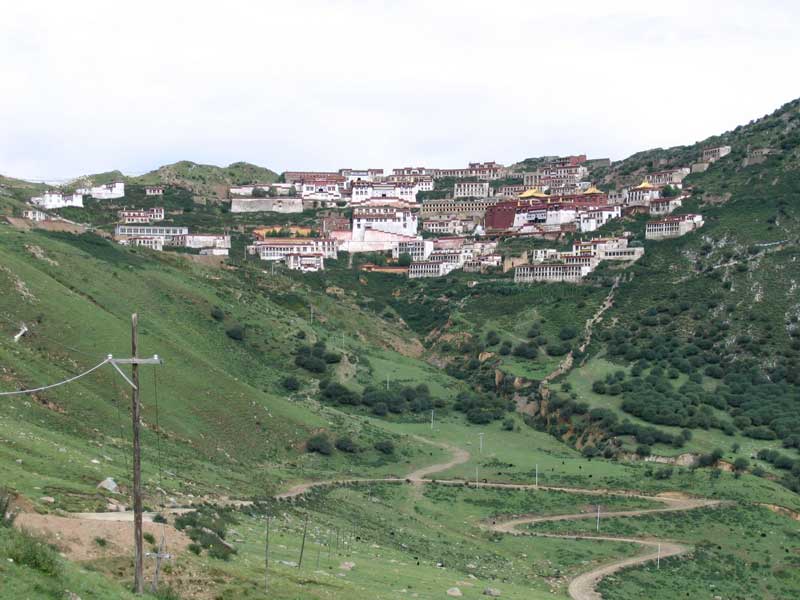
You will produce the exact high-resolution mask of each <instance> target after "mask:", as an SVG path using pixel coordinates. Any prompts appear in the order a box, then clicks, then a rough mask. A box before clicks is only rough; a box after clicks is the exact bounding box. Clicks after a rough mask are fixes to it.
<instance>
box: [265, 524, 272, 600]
mask: <svg viewBox="0 0 800 600" xmlns="http://www.w3.org/2000/svg"><path fill="white" fill-rule="evenodd" d="M270 518H271V517H270V516H269V515H267V539H266V541H265V542H264V593H265V594H269V520H270Z"/></svg>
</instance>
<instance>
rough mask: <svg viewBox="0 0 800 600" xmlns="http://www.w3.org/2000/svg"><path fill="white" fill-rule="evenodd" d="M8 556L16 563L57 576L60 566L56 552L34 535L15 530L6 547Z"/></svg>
mask: <svg viewBox="0 0 800 600" xmlns="http://www.w3.org/2000/svg"><path fill="white" fill-rule="evenodd" d="M8 557H9V558H10V559H11V560H13V561H14V562H15V563H17V564H18V565H25V566H26V567H30V568H31V569H36V570H37V571H40V572H41V573H44V574H45V575H50V576H52V577H58V576H60V575H61V571H62V566H61V562H60V560H59V558H58V553H57V552H56V551H55V550H54V549H53V548H51V547H50V546H48V545H47V544H46V543H44V542H43V541H41V540H39V539H37V538H35V537H34V536H32V535H30V534H28V533H25V532H19V531H15V532H14V534H13V537H12V541H11V544H10V546H9V548H8Z"/></svg>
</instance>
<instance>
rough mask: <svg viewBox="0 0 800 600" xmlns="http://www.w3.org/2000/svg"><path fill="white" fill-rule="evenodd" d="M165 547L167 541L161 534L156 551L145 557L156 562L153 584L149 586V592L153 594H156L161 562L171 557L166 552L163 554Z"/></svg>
mask: <svg viewBox="0 0 800 600" xmlns="http://www.w3.org/2000/svg"><path fill="white" fill-rule="evenodd" d="M166 545H167V540H166V538H165V537H164V534H163V533H162V534H161V542H160V543H159V546H158V549H157V550H156V551H155V552H148V553H147V554H145V556H147V557H149V558H154V559H155V561H156V568H155V571H154V572H153V583H152V584H151V585H150V591H151V592H153V593H154V594H155V593H157V592H158V578H159V575H160V574H161V561H162V560H164V559H166V560H170V559H172V555H171V554H169V553H168V552H165V551H164V549H165V547H166Z"/></svg>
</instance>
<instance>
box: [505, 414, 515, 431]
mask: <svg viewBox="0 0 800 600" xmlns="http://www.w3.org/2000/svg"><path fill="white" fill-rule="evenodd" d="M515 426H516V425H515V423H514V419H512V418H511V417H509V418H508V419H505V420H504V421H503V430H504V431H514V427H515Z"/></svg>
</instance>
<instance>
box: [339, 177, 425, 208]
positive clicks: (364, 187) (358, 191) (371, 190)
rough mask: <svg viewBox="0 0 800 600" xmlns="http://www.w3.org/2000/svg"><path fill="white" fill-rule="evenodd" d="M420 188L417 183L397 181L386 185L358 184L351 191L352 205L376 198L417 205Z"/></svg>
mask: <svg viewBox="0 0 800 600" xmlns="http://www.w3.org/2000/svg"><path fill="white" fill-rule="evenodd" d="M418 191H419V188H418V187H417V184H416V183H413V182H405V181H397V182H386V183H374V182H368V181H367V182H357V183H354V184H353V186H352V189H351V196H350V203H351V205H355V204H359V203H361V202H364V201H366V200H368V199H374V198H387V199H389V198H397V199H400V200H403V201H404V202H409V203H412V204H413V203H416V201H417V192H418Z"/></svg>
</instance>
